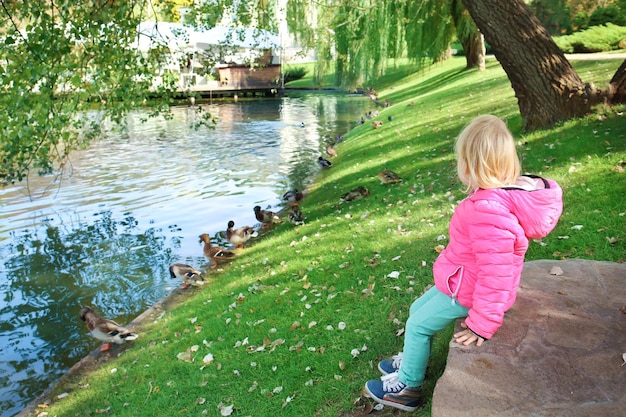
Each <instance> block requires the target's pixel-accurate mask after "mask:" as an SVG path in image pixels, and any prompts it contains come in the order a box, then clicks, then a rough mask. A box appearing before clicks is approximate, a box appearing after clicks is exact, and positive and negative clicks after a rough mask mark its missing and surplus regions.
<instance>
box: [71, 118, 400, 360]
mask: <svg viewBox="0 0 626 417" xmlns="http://www.w3.org/2000/svg"><path fill="white" fill-rule="evenodd" d="M376 116H378V112H377V111H375V110H372V111H369V112H367V113H366V114H365V116H364V117H363V118H361V119H362V120H365V118H372V117H376ZM361 119H360V120H361ZM389 120H392V119H391V116H389ZM375 122H377V123H376V125H375V124H374V122H372V127H373V128H374V129H376V128H378V127H380V126H382V122H380V121H375ZM357 124H359V122H357ZM341 141H343V135H338V136H337V140H336V142H335V144H337V143H339V142H341ZM326 154H327V155H328V156H329V157H330V158H334V157H335V156H337V151H336V149H335V147H334V146H333V145H328V146H327V147H326ZM317 163H318V165H319V167H320V168H321V169H322V170H325V169H329V168H330V167H332V163H331V162H330V161H329V160H328V159H326V158H324V157H322V156H320V157H319V158H318V160H317ZM377 177H378V179H379V180H380V181H381V183H382V184H397V183H399V182H402V179H401V178H400V176H398V174H396V173H395V172H393V171H392V170H390V169H384V170H382V171H380V172H379V173H378V174H377ZM369 195H370V192H369V190H368V189H367V188H365V187H363V186H358V187H356V188H354V189H353V190H350V191H348V192H347V193H345V194H343V195H342V196H341V201H342V202H350V201H354V200H358V199H360V198H363V197H367V196H369ZM303 198H304V194H303V193H302V191H300V190H298V189H293V190H290V191H287V192H286V193H284V194H283V195H282V201H283V202H284V203H286V204H287V205H288V206H289V208H290V210H289V213H288V215H287V219H288V220H289V222H290V223H291V224H293V225H295V226H300V225H303V224H304V219H305V217H304V215H303V214H302V211H301V210H300V205H299V203H300V201H301V200H302V199H303ZM254 215H255V218H256V219H257V220H258V221H259V222H260V224H261V228H262V229H266V228H269V227H271V226H272V225H274V224H278V223H282V221H283V220H282V219H281V218H280V216H279V214H278V213H276V212H274V211H271V210H264V209H262V208H261V206H255V207H254ZM258 235H259V234H258V232H257V230H255V229H254V228H253V227H250V226H243V227H238V228H235V222H234V221H233V220H230V221H229V222H228V225H227V229H226V240H228V242H230V243H231V244H232V245H233V249H232V250H231V249H225V248H222V247H219V246H216V245H213V244H211V237H210V236H209V235H208V234H206V233H203V234H201V235H200V236H199V238H200V242H202V243H203V249H202V252H203V254H204V256H205V257H206V258H207V259H208V260H209V261H211V266H210V268H211V269H215V268H217V267H218V265H219V264H220V263H224V262H227V261H230V260H231V259H233V258H234V257H235V256H236V252H235V251H236V250H238V249H243V248H244V247H245V244H246V243H247V242H248V241H249V240H250V239H251V238H253V237H257V236H258ZM169 273H170V277H171V278H178V279H181V280H182V281H183V285H182V286H181V287H180V288H181V289H186V288H188V287H189V286H202V285H204V284H205V283H206V281H205V279H204V277H203V276H202V272H200V271H199V270H198V269H196V268H194V267H193V266H191V265H188V264H184V263H173V264H171V265H170V266H169ZM80 318H81V320H83V321H85V322H86V324H87V328H88V329H89V331H90V332H91V334H92V335H93V336H94V337H95V338H96V339H98V340H100V341H102V342H104V344H103V345H102V346H101V347H100V351H107V350H109V349H110V348H111V343H115V344H118V345H121V344H123V343H124V342H126V341H131V340H135V339H136V338H137V337H138V336H139V335H138V334H137V333H135V332H132V331H131V330H130V329H128V328H126V327H123V326H121V325H119V324H118V323H116V322H114V321H113V320H109V319H105V318H102V317H100V316H99V315H98V314H97V313H96V312H95V311H94V310H93V309H92V308H91V307H83V308H82V309H81V312H80Z"/></svg>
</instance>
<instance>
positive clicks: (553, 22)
mask: <svg viewBox="0 0 626 417" xmlns="http://www.w3.org/2000/svg"><path fill="white" fill-rule="evenodd" d="M529 7H530V9H531V10H532V11H533V13H534V14H535V16H536V17H537V19H539V21H540V22H541V24H542V25H543V27H545V28H546V29H547V30H548V32H549V33H550V34H551V35H562V34H565V33H571V31H572V27H571V23H570V9H569V1H567V0H533V1H532V2H531V3H530V4H529Z"/></svg>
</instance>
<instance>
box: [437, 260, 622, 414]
mask: <svg viewBox="0 0 626 417" xmlns="http://www.w3.org/2000/svg"><path fill="white" fill-rule="evenodd" d="M554 266H558V267H560V268H561V269H562V270H563V275H560V276H556V275H551V274H550V270H551V269H552V267H554ZM624 305H626V264H617V263H611V262H596V261H586V260H577V259H572V260H566V261H532V262H527V263H526V264H525V265H524V271H523V273H522V284H521V286H520V289H519V292H518V296H517V301H516V303H515V305H514V306H513V308H511V310H509V311H508V312H507V314H506V316H505V319H504V324H503V325H502V327H501V328H500V330H498V332H497V333H496V335H495V336H494V337H493V338H492V339H491V340H489V341H488V342H486V343H485V344H484V345H483V346H482V347H480V348H477V347H476V346H473V347H465V346H462V345H459V344H457V343H455V342H451V343H450V352H449V353H448V362H447V365H446V369H445V372H444V374H443V375H442V376H441V378H440V379H439V381H438V382H437V385H436V387H435V391H434V393H433V402H432V417H450V416H455V417H463V416H472V417H476V416H508V417H512V416H520V417H521V416H524V417H526V416H563V417H565V416H567V417H583V416H585V417H587V416H623V415H626V366H621V365H622V363H623V360H622V354H623V353H625V352H626V314H624V313H623V312H622V311H620V309H621V308H622V307H623V306H624ZM457 327H459V323H457Z"/></svg>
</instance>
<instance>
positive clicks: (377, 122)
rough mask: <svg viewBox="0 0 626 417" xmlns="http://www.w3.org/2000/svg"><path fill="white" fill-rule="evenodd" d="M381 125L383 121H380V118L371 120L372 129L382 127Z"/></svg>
mask: <svg viewBox="0 0 626 417" xmlns="http://www.w3.org/2000/svg"><path fill="white" fill-rule="evenodd" d="M382 125H383V122H381V121H380V120H374V121H373V122H372V127H373V128H374V129H378V128H379V127H382Z"/></svg>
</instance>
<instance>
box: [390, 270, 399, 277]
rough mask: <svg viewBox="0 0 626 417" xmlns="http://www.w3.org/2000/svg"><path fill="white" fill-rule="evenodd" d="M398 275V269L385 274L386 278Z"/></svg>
mask: <svg viewBox="0 0 626 417" xmlns="http://www.w3.org/2000/svg"><path fill="white" fill-rule="evenodd" d="M399 276H400V272H398V271H392V272H390V273H389V274H388V275H387V277H388V278H398V277H399Z"/></svg>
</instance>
